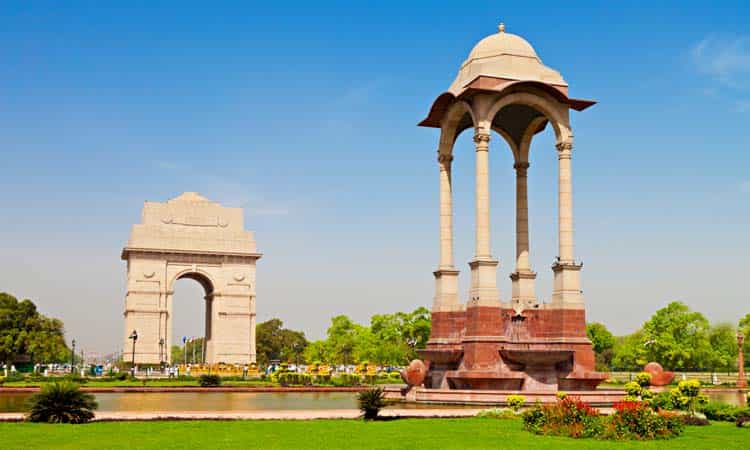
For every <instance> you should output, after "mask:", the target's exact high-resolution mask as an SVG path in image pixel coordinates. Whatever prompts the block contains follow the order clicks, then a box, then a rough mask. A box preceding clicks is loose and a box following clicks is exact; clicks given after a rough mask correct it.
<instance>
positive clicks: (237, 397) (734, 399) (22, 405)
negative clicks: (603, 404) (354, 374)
mask: <svg viewBox="0 0 750 450" xmlns="http://www.w3.org/2000/svg"><path fill="white" fill-rule="evenodd" d="M706 393H707V394H708V397H709V398H710V399H711V400H714V401H720V402H724V403H730V404H733V405H744V404H745V394H744V393H743V392H741V391H721V392H712V391H706ZM30 396H31V394H30V393H25V392H24V393H2V394H0V412H22V411H26V409H27V408H26V399H28V398H29V397H30ZM356 399H357V394H355V393H352V392H146V393H144V392H126V393H122V392H116V393H115V392H107V393H99V394H96V400H97V401H98V402H99V411H261V410H262V411H269V410H284V409H287V410H289V409H354V408H357V400H356ZM453 407H455V406H453ZM398 408H415V409H423V408H440V405H416V404H413V403H400V404H398Z"/></svg>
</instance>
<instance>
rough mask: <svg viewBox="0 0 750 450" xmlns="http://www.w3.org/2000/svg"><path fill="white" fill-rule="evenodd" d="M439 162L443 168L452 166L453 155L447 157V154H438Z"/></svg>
mask: <svg viewBox="0 0 750 450" xmlns="http://www.w3.org/2000/svg"><path fill="white" fill-rule="evenodd" d="M437 160H438V163H440V165H441V166H450V165H451V163H452V162H453V155H447V154H445V153H440V152H438V157H437Z"/></svg>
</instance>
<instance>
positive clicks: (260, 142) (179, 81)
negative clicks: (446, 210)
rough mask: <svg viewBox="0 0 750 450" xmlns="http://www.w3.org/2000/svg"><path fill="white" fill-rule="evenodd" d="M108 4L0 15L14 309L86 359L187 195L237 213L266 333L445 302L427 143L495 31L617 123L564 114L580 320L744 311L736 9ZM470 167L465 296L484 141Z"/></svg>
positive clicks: (545, 207)
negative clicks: (523, 44) (134, 262)
mask: <svg viewBox="0 0 750 450" xmlns="http://www.w3.org/2000/svg"><path fill="white" fill-rule="evenodd" d="M100 3H101V2H81V3H78V2H72V1H68V2H42V1H37V2H4V3H3V7H2V8H0V63H1V64H2V67H3V70H2V71H0V128H1V129H0V151H2V159H1V161H2V169H3V170H2V177H0V208H2V212H3V220H2V221H0V249H1V250H0V290H5V291H8V292H11V293H14V294H15V295H17V296H19V297H28V298H32V299H33V300H34V301H36V302H37V304H38V305H39V306H40V308H41V309H42V311H43V312H45V313H47V314H50V315H54V316H57V317H60V318H62V319H63V320H64V321H65V323H66V325H67V330H68V334H69V336H70V337H76V338H77V339H78V341H79V342H80V343H81V345H82V346H83V347H84V348H86V349H88V350H90V351H100V352H105V351H110V350H113V349H115V348H117V347H118V346H119V345H120V340H121V338H122V334H123V331H122V326H123V325H122V310H123V302H124V277H125V265H124V263H123V262H121V261H120V260H119V254H120V249H121V247H122V246H123V244H124V243H125V241H126V239H127V236H128V233H129V229H130V226H131V224H132V223H134V222H136V221H137V220H139V217H140V210H141V207H142V204H143V201H144V200H155V201H164V200H166V199H168V198H172V197H175V196H177V195H178V194H179V193H181V192H183V191H198V192H200V193H202V194H203V195H205V196H207V197H209V198H211V199H213V200H217V201H220V202H222V203H223V204H225V205H228V206H241V207H244V208H245V210H246V225H247V227H248V228H249V229H251V230H254V231H255V232H256V238H257V241H258V246H259V250H260V251H262V252H264V253H265V254H266V256H265V257H264V259H263V260H261V261H260V265H259V272H258V314H259V319H260V320H265V319H268V318H271V317H280V318H282V319H283V320H284V321H285V322H286V324H287V325H288V326H290V327H293V328H298V329H302V330H304V331H305V332H306V333H307V334H308V336H310V337H313V338H317V337H320V336H322V335H323V333H324V332H325V329H326V327H327V325H328V321H329V318H330V317H331V316H333V315H336V314H348V315H350V316H352V317H353V318H355V319H357V320H360V321H366V320H367V319H368V318H369V316H370V315H371V314H373V313H382V312H391V311H396V310H407V309H413V308H415V307H417V306H420V305H425V306H429V305H430V304H431V301H432V294H433V292H432V284H433V283H432V275H431V271H432V270H433V269H434V267H435V265H436V262H437V250H438V246H437V220H438V209H437V195H438V191H437V176H438V175H437V164H436V161H435V149H436V146H437V132H436V131H435V130H432V129H423V128H418V127H417V126H416V123H417V122H418V121H419V120H421V119H422V118H423V117H424V115H425V114H426V112H427V111H428V108H429V106H430V104H431V102H432V100H433V99H434V98H435V97H436V96H437V95H438V94H440V93H441V92H443V91H444V90H445V89H446V88H447V87H448V85H449V84H450V83H451V81H452V80H453V78H454V77H455V75H456V72H457V70H458V67H459V65H460V64H461V63H462V62H463V60H464V59H465V58H466V56H467V55H468V53H469V51H470V50H471V48H472V46H473V45H474V44H475V43H476V42H477V41H478V40H479V39H481V38H482V37H484V36H486V35H488V34H491V33H494V32H495V31H496V29H497V28H496V27H497V24H498V22H500V21H503V22H505V23H506V24H507V30H508V32H511V33H516V34H519V35H521V36H523V37H524V38H526V39H527V40H529V42H531V43H532V45H533V46H534V47H535V48H536V50H537V53H538V54H539V55H540V57H541V58H542V60H543V61H544V63H545V64H547V65H548V66H551V67H553V68H555V69H557V70H559V71H561V72H562V74H563V76H564V77H565V78H566V80H567V81H568V83H569V84H570V86H571V95H572V96H574V97H582V98H595V99H597V100H598V101H599V102H600V103H599V104H598V105H596V106H595V107H593V108H591V109H590V110H587V111H586V112H584V113H575V114H574V117H573V126H574V132H575V134H576V149H575V150H574V157H573V163H574V186H575V214H576V216H575V219H576V244H577V256H578V257H579V258H580V259H582V260H583V261H584V263H585V267H584V272H583V288H584V294H585V296H586V300H587V303H588V317H589V319H590V320H597V321H602V322H604V323H605V324H606V325H607V326H609V327H610V328H611V329H612V330H613V331H615V332H616V333H626V332H630V331H632V330H634V329H636V328H637V327H638V326H639V325H640V324H641V323H642V322H643V321H644V320H646V319H647V318H648V316H650V315H651V314H652V313H653V312H654V311H655V310H656V309H657V308H658V307H661V306H663V305H664V304H666V303H667V302H668V301H670V300H675V299H678V300H682V301H684V302H686V303H688V304H689V305H690V306H691V307H693V308H695V309H697V310H700V311H702V312H704V313H705V314H706V315H707V316H708V317H709V318H710V319H711V320H712V321H732V322H735V321H736V320H737V319H738V318H739V317H740V316H741V315H744V314H745V313H747V312H750V294H749V292H750V290H748V287H747V280H748V278H749V277H750V259H749V258H748V250H750V137H749V132H748V129H749V127H748V125H747V124H748V120H749V119H750V29H748V24H749V23H750V7H748V6H747V4H746V3H745V2H742V1H736V2H718V4H716V3H713V2H712V3H709V2H685V1H683V2H672V3H671V4H665V3H662V2H649V3H648V4H646V3H644V2H619V3H617V6H614V5H615V4H613V3H611V2H593V3H589V4H584V3H583V2H575V3H574V5H575V6H573V3H570V2H542V1H538V2H533V3H532V4H527V5H520V4H518V3H513V2H497V1H494V2H474V3H473V4H472V6H471V7H466V6H465V5H466V4H465V3H461V2H435V1H431V2H403V1H401V2H390V1H380V2H367V3H363V4H354V2H336V3H324V4H322V3H319V2H301V3H300V2H294V1H287V2H276V3H275V4H278V5H279V6H274V2H258V3H257V4H255V3H254V2H237V3H224V2H208V3H206V2H201V4H191V2H185V1H182V2H174V3H172V4H166V3H162V2H160V3H161V5H162V6H160V7H158V8H155V7H153V6H150V5H151V3H153V2H142V4H138V2H132V1H131V2H127V3H124V4H123V5H121V6H107V7H104V6H101V5H100ZM106 3H113V2H106ZM529 5H531V6H529ZM644 5H646V6H644ZM550 134H551V132H549V131H548V132H547V133H545V135H544V136H542V137H540V138H539V139H538V142H536V143H535V145H534V146H533V151H532V167H531V169H530V172H529V176H530V179H529V183H530V186H529V189H530V194H529V195H530V202H531V204H530V216H531V233H532V235H531V239H532V241H531V246H532V263H533V266H534V269H535V270H536V271H537V272H538V273H539V278H538V284H537V289H538V292H539V295H540V297H541V298H542V299H543V300H548V299H549V296H550V292H551V271H550V269H549V266H550V264H551V262H552V260H553V258H554V256H555V255H556V242H555V241H556V222H555V221H556V163H557V161H556V157H555V154H554V148H553V145H552V144H553V142H552V137H551V136H550ZM458 146H459V148H458V149H457V157H456V160H455V162H454V166H455V171H456V174H455V205H456V206H455V214H456V221H455V234H456V259H457V264H459V266H460V267H459V268H460V269H462V277H463V280H462V289H463V291H462V292H464V293H465V292H466V291H467V289H468V267H467V266H466V264H465V263H466V262H467V261H468V260H469V259H470V258H471V255H472V249H473V245H472V242H473V239H474V235H473V213H474V211H473V173H472V171H473V151H472V148H471V142H470V136H468V133H467V134H465V135H463V136H461V138H460V139H459V142H458ZM491 165H492V168H491V170H492V172H491V176H492V196H493V197H492V208H493V209H492V218H493V224H492V226H493V229H492V232H493V235H492V241H493V251H494V253H495V255H496V256H497V257H499V258H500V260H501V268H500V270H499V273H498V280H499V284H500V287H501V295H502V296H503V297H504V298H507V297H508V296H509V294H510V281H509V280H508V278H507V275H508V273H509V272H510V271H511V270H512V267H513V246H514V236H513V230H514V219H513V198H514V197H513V196H514V194H513V186H514V180H513V170H512V161H511V156H510V152H509V151H508V150H507V148H506V147H505V145H504V144H503V143H502V142H501V141H500V140H499V139H495V140H494V141H493V147H492V153H491ZM201 302H202V300H201V294H200V291H199V289H198V287H197V285H196V284H194V283H192V282H190V281H189V280H184V281H181V282H180V286H179V287H178V292H177V298H176V299H175V305H176V311H175V314H176V319H175V320H176V328H175V333H176V334H178V335H184V334H187V335H191V334H194V335H200V334H202V329H201V324H202V323H203V322H202V318H201V314H202V304H201Z"/></svg>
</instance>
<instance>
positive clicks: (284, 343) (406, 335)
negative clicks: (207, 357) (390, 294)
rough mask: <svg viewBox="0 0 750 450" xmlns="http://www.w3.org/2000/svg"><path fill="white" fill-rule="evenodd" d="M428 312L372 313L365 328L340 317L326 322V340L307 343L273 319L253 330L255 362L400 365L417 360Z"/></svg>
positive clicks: (298, 333)
mask: <svg viewBox="0 0 750 450" xmlns="http://www.w3.org/2000/svg"><path fill="white" fill-rule="evenodd" d="M430 328H431V320H430V311H429V310H428V309H427V308H417V309H415V310H414V311H412V312H397V313H394V314H375V315H374V316H372V317H371V318H370V324H369V325H362V324H359V323H356V322H354V321H353V320H352V319H350V318H349V317H347V316H344V315H340V316H336V317H334V318H332V319H331V325H330V326H329V327H328V330H327V332H326V338H325V339H321V340H317V341H312V342H309V341H308V340H307V339H306V338H305V334H304V333H303V332H301V331H294V330H289V329H286V328H284V327H283V322H282V321H281V320H279V319H271V320H269V321H267V322H263V323H261V324H259V325H258V326H257V329H256V351H257V359H258V364H260V365H266V364H268V363H269V362H270V361H273V360H279V361H283V362H291V363H313V362H316V361H321V362H325V363H329V364H354V363H359V362H363V361H368V362H370V363H374V364H379V365H405V364H408V363H409V361H411V360H412V359H414V358H416V357H417V349H420V348H424V346H425V344H426V343H427V340H428V339H429V337H430Z"/></svg>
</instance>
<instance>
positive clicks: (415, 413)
mask: <svg viewBox="0 0 750 450" xmlns="http://www.w3.org/2000/svg"><path fill="white" fill-rule="evenodd" d="M481 410H482V409H481V408H477V409H474V408H440V409H399V408H394V409H385V410H383V411H381V413H380V415H381V416H383V417H400V418H426V417H427V418H429V417H432V418H437V417H441V418H448V417H473V416H475V415H476V414H477V413H478V412H479V411H481ZM359 416H360V412H359V411H358V410H356V409H317V410H279V411H151V412H138V411H132V412H107V411H101V412H97V413H96V417H95V418H94V420H95V421H135V420H313V419H356V418H358V417H359ZM23 419H24V415H23V413H0V422H19V421H22V420H23Z"/></svg>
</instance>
